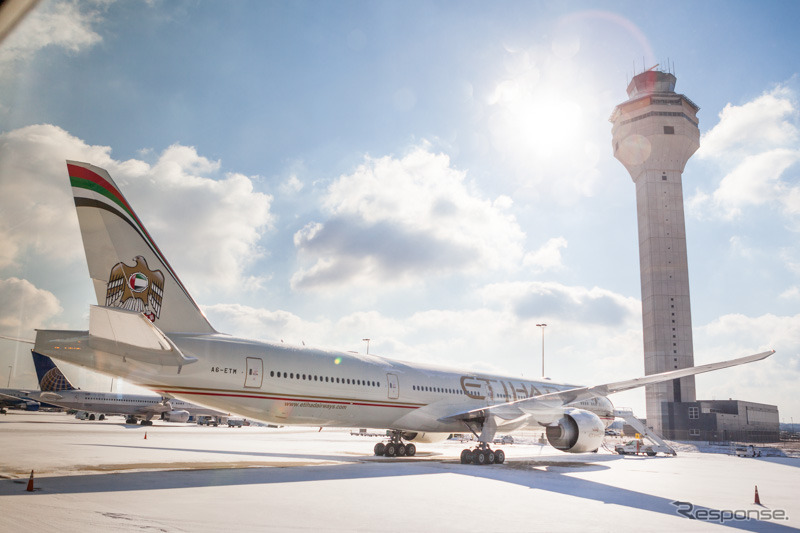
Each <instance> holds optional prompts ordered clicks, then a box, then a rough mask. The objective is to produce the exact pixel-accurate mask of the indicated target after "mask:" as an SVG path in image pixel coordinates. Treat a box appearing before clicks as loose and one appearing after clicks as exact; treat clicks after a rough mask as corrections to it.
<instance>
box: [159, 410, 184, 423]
mask: <svg viewBox="0 0 800 533" xmlns="http://www.w3.org/2000/svg"><path fill="white" fill-rule="evenodd" d="M164 420H166V421H167V422H186V421H188V420H189V411H182V410H181V411H167V412H166V413H164Z"/></svg>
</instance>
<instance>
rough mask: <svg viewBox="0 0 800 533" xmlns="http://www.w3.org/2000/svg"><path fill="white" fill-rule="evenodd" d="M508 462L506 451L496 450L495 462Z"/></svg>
mask: <svg viewBox="0 0 800 533" xmlns="http://www.w3.org/2000/svg"><path fill="white" fill-rule="evenodd" d="M505 462H506V453H505V452H504V451H503V450H497V451H495V452H494V464H496V465H501V464H503V463H505Z"/></svg>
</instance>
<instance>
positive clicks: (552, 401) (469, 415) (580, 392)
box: [439, 350, 775, 422]
mask: <svg viewBox="0 0 800 533" xmlns="http://www.w3.org/2000/svg"><path fill="white" fill-rule="evenodd" d="M774 353H775V350H770V351H767V352H761V353H757V354H753V355H748V356H745V357H739V358H737V359H731V360H728V361H720V362H718V363H709V364H706V365H700V366H692V367H689V368H682V369H680V370H670V371H669V372H661V373H659V374H651V375H649V376H644V377H640V378H635V379H628V380H625V381H615V382H613V383H604V384H602V385H593V386H590V387H576V388H574V389H567V390H562V391H558V392H550V393H547V394H541V395H539V396H534V397H532V398H525V399H523V400H517V401H514V402H507V403H501V404H496V405H489V406H486V407H482V408H480V409H472V410H469V411H464V412H461V413H456V414H453V415H449V416H446V417H443V418H440V419H439V421H440V422H453V421H457V420H472V419H476V418H482V417H485V416H486V415H488V414H491V415H493V416H496V417H499V418H501V419H503V420H514V419H519V418H523V417H529V416H536V415H537V414H539V413H549V414H552V413H553V412H556V411H557V410H561V409H563V408H564V407H565V406H567V405H569V404H571V403H574V402H579V401H581V400H587V399H589V398H595V397H597V396H608V395H609V394H613V393H615V392H622V391H626V390H630V389H635V388H637V387H643V386H645V385H651V384H653V383H661V382H663V381H671V380H673V379H678V378H683V377H686V376H694V375H696V374H702V373H704V372H711V371H713V370H720V369H723V368H728V367H732V366H738V365H743V364H746V363H752V362H754V361H760V360H761V359H766V358H767V357H769V356H770V355H772V354H774Z"/></svg>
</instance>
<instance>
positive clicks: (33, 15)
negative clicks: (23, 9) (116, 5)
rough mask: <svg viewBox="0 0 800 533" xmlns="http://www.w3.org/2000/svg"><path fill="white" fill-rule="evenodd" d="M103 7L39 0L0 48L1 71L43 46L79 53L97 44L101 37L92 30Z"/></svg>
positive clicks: (3, 71)
mask: <svg viewBox="0 0 800 533" xmlns="http://www.w3.org/2000/svg"><path fill="white" fill-rule="evenodd" d="M102 6H103V3H100V2H76V1H66V2H58V1H47V0H45V1H43V2H41V4H40V5H38V6H37V7H36V8H34V9H33V10H32V11H31V12H30V13H28V15H27V16H26V17H25V18H24V19H23V20H22V22H20V24H19V25H18V26H17V27H16V28H15V30H14V31H13V32H12V33H11V35H9V36H8V38H7V39H6V40H5V41H4V42H3V46H2V47H0V74H6V73H7V71H8V69H9V67H11V66H13V65H14V64H15V63H16V62H18V61H27V60H29V59H30V58H31V57H32V56H33V55H34V54H35V53H36V52H37V51H39V50H41V49H42V48H44V47H46V46H57V47H60V48H64V49H66V50H69V51H70V52H80V51H82V50H85V49H86V48H89V47H91V46H94V45H96V44H97V43H99V42H100V41H101V40H102V37H101V36H100V34H98V33H97V32H96V31H95V29H94V27H95V26H97V25H98V24H100V23H101V22H102V17H101V8H102Z"/></svg>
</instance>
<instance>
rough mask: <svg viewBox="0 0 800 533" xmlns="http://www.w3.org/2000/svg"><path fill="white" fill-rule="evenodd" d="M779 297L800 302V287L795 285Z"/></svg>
mask: <svg viewBox="0 0 800 533" xmlns="http://www.w3.org/2000/svg"><path fill="white" fill-rule="evenodd" d="M778 297H779V298H782V299H785V300H800V287H798V286H797V285H793V286H791V287H789V288H788V289H786V290H785V291H783V292H782V293H781V294H780V295H779V296H778Z"/></svg>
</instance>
